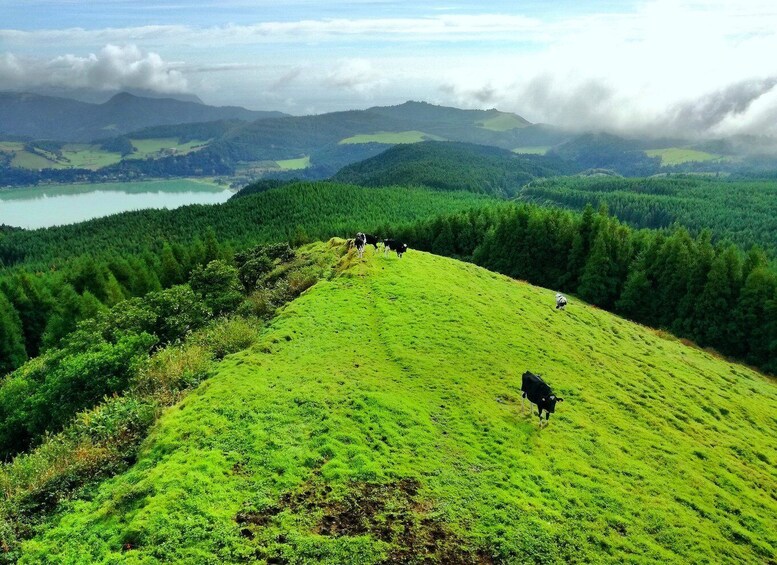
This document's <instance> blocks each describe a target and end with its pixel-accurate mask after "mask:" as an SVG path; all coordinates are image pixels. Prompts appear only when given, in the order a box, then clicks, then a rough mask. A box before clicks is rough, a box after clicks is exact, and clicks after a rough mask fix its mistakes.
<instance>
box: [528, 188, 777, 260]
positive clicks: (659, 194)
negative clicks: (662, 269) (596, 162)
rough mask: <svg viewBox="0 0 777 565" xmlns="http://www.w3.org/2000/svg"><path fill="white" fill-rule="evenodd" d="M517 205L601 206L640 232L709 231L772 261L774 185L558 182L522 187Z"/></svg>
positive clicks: (776, 235)
mask: <svg viewBox="0 0 777 565" xmlns="http://www.w3.org/2000/svg"><path fill="white" fill-rule="evenodd" d="M519 198H520V199H521V200H524V201H527V202H532V203H538V204H545V205H551V206H561V207H563V208H570V209H573V210H582V209H583V208H584V207H585V206H586V205H588V204H591V205H593V206H594V207H595V208H599V206H601V205H606V206H607V209H608V210H609V211H610V213H611V214H613V215H614V216H616V217H618V218H619V219H620V220H622V221H624V222H626V223H628V224H630V225H632V226H635V227H640V228H666V227H669V226H671V225H672V224H675V223H677V224H680V225H683V226H685V227H686V228H688V229H689V230H690V231H691V232H692V233H694V234H698V233H699V232H700V231H701V230H703V229H710V230H712V232H713V235H714V238H713V239H714V240H715V241H719V240H726V239H728V240H730V241H732V242H733V243H736V244H737V245H739V246H740V247H742V248H744V249H747V248H749V247H750V246H751V245H753V244H757V245H760V246H761V247H763V248H764V249H765V250H766V251H767V252H768V253H769V255H770V256H771V257H777V186H775V184H774V183H773V182H768V181H760V180H753V181H742V180H739V181H733V180H726V179H720V178H707V177H699V176H693V177H688V176H667V177H652V178H647V179H644V178H634V179H626V178H619V177H590V178H586V177H558V178H552V179H540V180H537V181H535V182H532V183H531V184H529V185H527V186H525V187H524V188H523V189H522V190H521V191H520V193H519Z"/></svg>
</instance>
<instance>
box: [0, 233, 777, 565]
mask: <svg viewBox="0 0 777 565" xmlns="http://www.w3.org/2000/svg"><path fill="white" fill-rule="evenodd" d="M262 253H263V255H256V254H254V255H242V256H240V257H239V259H240V261H239V262H241V267H240V270H239V272H240V273H244V272H245V271H246V269H247V268H246V267H245V266H246V265H249V264H250V265H254V263H251V261H255V262H259V263H261V262H266V263H267V265H266V268H265V269H264V272H266V271H268V270H270V272H271V273H274V274H272V275H265V277H264V279H262V280H264V281H265V282H267V281H270V282H272V281H275V282H272V284H276V283H277V281H279V280H281V279H283V277H284V276H287V279H288V282H287V283H285V284H287V286H288V285H291V284H293V285H295V286H296V287H297V288H298V292H302V290H304V289H305V288H307V290H304V292H302V294H301V295H300V296H299V297H298V298H296V299H295V300H293V301H292V302H288V303H286V305H285V306H281V307H280V309H279V310H278V314H277V315H276V316H275V317H274V318H272V319H271V321H270V322H269V323H268V324H267V325H266V326H262V324H261V322H259V321H258V319H256V320H257V321H256V322H254V326H253V330H252V329H251V322H246V321H244V322H241V324H242V325H241V326H240V328H242V329H241V330H240V332H241V335H248V334H251V335H250V336H248V337H247V338H246V339H245V340H244V343H243V344H242V346H241V345H240V344H236V342H235V341H234V340H233V341H232V342H230V343H231V347H230V348H228V350H225V352H224V353H231V354H230V355H226V356H224V355H223V354H222V355H220V356H218V355H217V356H215V357H214V359H213V360H212V361H209V362H208V363H209V364H208V365H207V371H206V375H205V376H203V377H202V378H201V384H199V385H196V383H195V384H194V385H193V387H192V391H191V392H190V393H189V394H188V395H181V396H180V397H179V398H178V399H175V398H174V399H173V401H172V402H171V403H168V406H169V407H168V408H163V407H161V408H159V407H158V411H157V413H158V415H159V418H158V420H156V421H155V423H153V424H151V425H150V426H151V427H150V431H149V433H148V435H147V437H146V439H145V440H143V441H142V443H141V444H140V447H139V448H138V450H137V455H136V458H135V459H131V460H129V461H128V462H127V463H126V464H125V465H124V467H121V466H117V467H116V473H117V474H115V476H113V477H112V478H108V479H106V480H103V481H102V482H99V481H97V482H92V483H88V482H87V483H85V484H88V486H87V487H85V488H82V489H81V490H75V491H70V494H67V495H65V494H62V493H63V492H65V491H66V490H67V489H66V488H65V487H63V486H62V483H65V482H67V480H68V478H69V477H70V476H69V475H68V476H65V477H64V478H62V477H60V479H59V480H60V481H61V483H57V484H56V485H53V486H52V485H48V487H47V488H48V489H49V490H48V491H47V490H46V489H43V490H42V492H44V493H45V492H56V493H58V494H56V495H52V496H53V498H55V499H56V500H51V497H49V498H46V497H45V496H43V495H40V496H39V497H38V498H35V497H31V498H24V497H21V498H19V499H18V500H17V503H15V504H16V506H14V507H13V508H11V507H10V505H9V504H8V503H7V502H6V507H5V508H6V513H7V515H10V514H9V513H10V512H11V510H13V512H16V513H17V515H22V514H24V512H25V509H28V508H30V507H32V506H33V505H34V504H33V503H34V502H37V503H38V504H39V505H41V506H46V505H48V506H47V508H48V510H47V511H48V512H49V513H48V514H45V512H44V517H42V518H40V519H38V520H37V521H33V522H32V523H31V525H30V529H29V530H27V535H26V541H24V540H23V539H21V540H20V541H19V544H18V545H16V546H14V547H13V548H9V547H8V546H5V548H6V550H8V549H12V553H13V555H14V558H15V559H16V558H18V561H19V563H29V564H31V563H35V564H37V563H157V562H159V563H169V562H181V563H243V562H249V561H259V562H265V563H314V562H324V563H338V564H339V563H354V564H357V563H358V564H362V563H570V562H578V563H624V562H627V563H646V564H647V563H769V562H774V561H775V559H777V534H776V533H775V528H774V524H775V523H777V496H776V495H775V493H776V492H777V472H775V463H777V425H776V424H777V419H776V418H775V414H777V388H776V387H775V383H774V381H773V380H770V379H769V378H767V377H764V376H762V375H760V374H759V373H757V372H755V371H753V370H751V369H748V368H746V367H744V366H742V365H736V364H733V363H730V362H727V361H724V360H722V359H720V358H719V357H717V356H715V355H712V354H710V353H708V352H705V351H702V350H700V349H698V348H695V347H691V346H688V345H685V344H684V343H682V342H680V341H679V340H677V339H675V338H673V337H671V336H669V335H668V334H664V333H662V332H656V331H654V330H651V329H648V328H645V327H643V326H639V325H636V324H633V323H631V322H627V321H625V320H623V319H621V318H618V317H616V316H614V315H613V314H610V313H607V312H605V311H603V310H600V309H597V308H595V307H592V306H589V305H587V304H585V303H584V302H582V301H581V300H578V299H576V298H574V297H571V299H570V305H569V306H568V307H567V310H566V311H556V310H555V309H554V304H553V294H554V290H549V289H543V288H540V287H535V286H531V285H529V284H527V283H524V282H520V281H515V280H512V279H509V278H507V277H504V276H502V275H497V274H494V273H491V272H489V271H487V270H484V269H482V268H480V267H476V266H474V265H471V264H467V263H462V262H459V261H456V260H453V259H448V258H443V257H439V256H436V255H431V254H427V253H423V252H420V251H415V250H411V251H410V252H408V253H407V254H406V255H405V257H404V258H402V259H401V260H400V259H397V257H396V256H390V257H384V256H382V255H380V254H378V253H374V252H373V251H372V249H371V248H369V249H368V250H367V253H366V255H365V260H364V261H359V260H358V259H357V258H356V257H355V253H354V252H353V251H350V252H347V251H346V247H345V245H344V243H343V242H342V241H339V240H333V241H331V242H329V243H327V244H322V243H318V244H313V245H311V246H308V247H307V248H303V249H302V250H300V251H298V252H297V254H296V257H297V259H295V261H298V262H300V263H299V265H302V266H301V267H300V266H299V265H298V266H297V267H282V266H280V265H281V264H278V263H277V262H278V261H280V260H287V259H288V257H287V256H289V253H288V252H283V253H285V255H284V254H281V255H279V256H278V257H281V258H280V259H279V258H276V259H275V261H276V263H275V264H276V267H274V270H272V269H273V267H271V265H272V264H273V263H272V261H271V259H272V257H275V255H272V254H270V255H267V254H268V253H270V252H269V251H262ZM212 265H213V264H211V265H209V267H208V269H210V270H207V269H206V270H205V271H203V270H199V271H196V273H197V274H196V275H194V277H193V279H192V281H191V283H190V284H191V286H192V288H193V289H194V292H195V293H197V292H201V291H202V289H203V288H220V289H221V290H220V291H219V293H216V294H215V295H214V294H204V295H203V296H204V300H206V302H207V300H209V298H208V297H210V300H211V302H212V299H213V297H214V296H218V297H220V299H222V298H223V299H225V300H226V298H225V297H229V296H232V294H231V291H230V290H229V289H226V287H224V285H221V286H220V283H217V281H220V280H228V279H229V276H227V274H225V273H226V271H225V270H224V269H222V270H221V271H219V270H217V269H216V268H215V267H212ZM296 268H302V269H306V270H303V271H300V272H304V273H308V274H311V273H315V275H316V277H315V280H316V281H318V282H315V281H314V280H312V279H309V284H311V285H312V286H310V287H309V288H308V286H309V284H301V283H300V282H299V276H297V275H293V274H289V273H293V272H296V271H294V269H296ZM287 269H291V270H287ZM284 273H285V274H284ZM268 277H269V278H268ZM295 281H296V282H295ZM314 282H315V284H313V283H314ZM267 284H269V282H267ZM198 289H199V290H198ZM225 289H226V290H225ZM273 292H275V291H273ZM292 294H294V293H292ZM239 300H240V299H239V297H233V302H234V303H237V302H239ZM211 302H208V307H209V308H210V309H211V311H213V312H215V311H217V310H219V309H222V310H223V304H224V303H223V301H221V302H218V303H211ZM116 319H117V320H118V319H119V318H116ZM122 319H124V318H122ZM250 319H253V318H245V320H250ZM114 323H117V322H114ZM122 323H123V324H125V326H122V327H126V324H129V322H127V320H126V319H124V322H122ZM233 323H235V322H233ZM107 327H108V326H105V328H107ZM105 328H104V329H103V331H104V332H107V329H105ZM149 328H151V329H149V330H148V331H149V332H151V333H153V331H152V330H153V328H152V327H151V326H149ZM198 331H199V330H198ZM236 331H237V330H235V328H233V329H232V330H231V333H234V332H236ZM251 332H253V333H251ZM228 333H229V332H228ZM209 335H211V337H208V338H207V339H206V338H197V340H199V341H197V340H195V341H196V344H195V345H196V346H197V347H199V348H201V349H203V350H207V349H208V348H209V347H211V348H212V347H214V346H213V343H216V342H219V343H220V341H219V340H224V339H226V337H223V336H222V337H221V338H219V339H215V338H213V337H212V336H213V335H215V334H213V332H212V331H211V334H209ZM187 339H188V338H187ZM188 343H190V342H189V341H184V342H183V344H182V345H180V347H181V348H183V349H181V351H184V350H186V351H189V352H190V353H191V352H192V351H194V350H193V349H191V350H190V349H186V348H187V347H189V346H188V345H187V344H188ZM209 344H210V345H209ZM246 345H248V346H247V347H246ZM192 347H193V346H192ZM241 349H242V350H241ZM191 354H193V353H191ZM171 355H174V354H171ZM222 357H223V359H222ZM172 358H173V357H171V359H172ZM177 359H179V362H178V364H176V365H175V366H176V367H179V369H180V370H179V373H180V372H182V374H185V373H186V371H185V370H184V369H183V367H184V366H185V365H186V363H185V361H186V359H191V356H190V357H186V356H183V357H180V358H177ZM162 361H164V360H162ZM162 361H160V363H162ZM168 361H169V359H168ZM162 364H164V363H162ZM154 366H159V365H154ZM166 366H168V369H170V367H172V366H173V364H170V363H168V365H166ZM32 370H33V369H30V371H32ZM526 370H531V371H534V372H539V373H541V374H542V375H543V376H544V378H545V379H546V380H547V382H548V383H549V384H550V385H551V386H552V387H553V389H554V391H555V392H556V393H557V394H558V395H559V396H561V397H563V398H564V400H565V401H564V402H563V403H561V404H559V405H558V407H557V412H556V414H555V415H553V416H552V417H551V419H550V422H549V425H548V426H547V427H546V428H544V429H542V430H540V429H539V428H538V426H537V421H536V420H537V419H536V416H530V415H529V414H528V411H527V413H526V414H522V413H521V407H520V403H521V402H520V396H521V393H520V375H521V374H522V373H523V372H524V371H526ZM133 386H135V387H136V389H137V384H136V385H133ZM138 390H139V389H138ZM99 416H100V415H99V414H96V415H94V416H93V417H92V418H93V419H94V420H95V421H97V420H99ZM81 425H82V427H85V428H89V426H90V423H89V422H88V421H87V422H85V423H84V422H83V418H82V424H81ZM90 429H93V428H90ZM68 433H69V432H68ZM73 433H76V432H73ZM90 433H92V434H93V437H92V439H90V441H93V442H94V443H93V444H90V445H96V444H97V443H99V441H98V440H99V438H100V437H103V436H101V435H100V434H101V433H102V434H107V433H108V432H103V431H100V432H98V431H95V430H94V429H93V431H92V432H90ZM117 437H120V434H119V436H117ZM63 441H64V440H63ZM46 445H47V444H44V447H45V446H46ZM106 449H107V448H106ZM84 453H85V455H84V457H87V456H89V457H92V456H93V457H99V456H100V454H99V453H96V452H93V451H84ZM30 458H31V459H30V461H32V459H33V458H34V456H30ZM62 458H63V460H64V459H66V457H65V455H63V456H62ZM52 460H53V459H52ZM29 465H30V467H32V463H29ZM13 472H15V473H16V474H15V475H13V474H12V473H10V471H9V470H7V469H6V471H5V474H4V475H2V476H3V477H6V478H5V482H4V483H2V486H3V487H4V489H5V494H6V501H7V500H9V496H10V495H9V492H11V487H12V486H13V485H11V484H10V482H9V479H8V477H9V476H13V477H16V479H15V480H16V481H17V482H22V478H20V477H23V475H24V469H23V468H22V463H19V462H17V463H16V468H15V471H13ZM9 473H10V474H9ZM51 476H53V477H55V478H56V477H57V475H56V472H54V471H52V472H51ZM71 478H72V477H71ZM30 480H31V479H30ZM20 496H21V495H20ZM22 499H23V501H26V502H25V503H24V504H27V506H25V505H24V504H23V503H22V502H19V501H21V500H22ZM14 500H16V499H14ZM52 508H53V510H52ZM8 523H12V522H8ZM8 523H6V526H5V527H6V528H7V527H8V525H7V524H8ZM0 533H3V534H5V535H6V536H7V534H8V529H6V530H0ZM22 537H25V536H22ZM3 539H10V538H8V537H4V538H3ZM4 543H5V542H4ZM0 559H2V553H0Z"/></svg>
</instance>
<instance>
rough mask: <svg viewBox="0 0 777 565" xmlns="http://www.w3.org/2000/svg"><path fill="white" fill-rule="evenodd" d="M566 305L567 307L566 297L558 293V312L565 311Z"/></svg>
mask: <svg viewBox="0 0 777 565" xmlns="http://www.w3.org/2000/svg"><path fill="white" fill-rule="evenodd" d="M566 305H567V299H566V297H565V296H564V295H563V294H561V293H560V292H559V293H556V310H563V309H564V307H565V306H566Z"/></svg>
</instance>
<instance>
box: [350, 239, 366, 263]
mask: <svg viewBox="0 0 777 565" xmlns="http://www.w3.org/2000/svg"><path fill="white" fill-rule="evenodd" d="M353 244H354V245H355V246H356V253H358V254H359V259H361V258H363V257H364V246H365V245H366V244H367V236H366V235H364V234H363V233H362V232H359V233H357V234H356V237H355V238H354V240H353Z"/></svg>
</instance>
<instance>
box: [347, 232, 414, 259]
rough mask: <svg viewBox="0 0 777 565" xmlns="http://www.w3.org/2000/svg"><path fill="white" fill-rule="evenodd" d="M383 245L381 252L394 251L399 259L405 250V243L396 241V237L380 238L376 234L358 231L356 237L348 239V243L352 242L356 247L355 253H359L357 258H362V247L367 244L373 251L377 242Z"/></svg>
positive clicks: (376, 248)
mask: <svg viewBox="0 0 777 565" xmlns="http://www.w3.org/2000/svg"><path fill="white" fill-rule="evenodd" d="M379 243H380V244H382V245H383V254H384V255H387V254H388V253H390V252H392V251H396V253H397V257H399V258H400V259H401V258H402V255H403V254H404V253H405V251H407V243H403V242H401V241H397V240H396V239H380V238H379V237H378V236H377V235H371V234H369V233H362V232H359V233H357V234H356V237H355V238H353V239H352V240H350V241H349V244H353V246H354V247H356V253H357V254H358V255H359V259H362V258H364V249H365V248H366V247H367V246H368V245H372V246H373V247H374V248H375V251H377V250H378V244H379Z"/></svg>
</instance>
